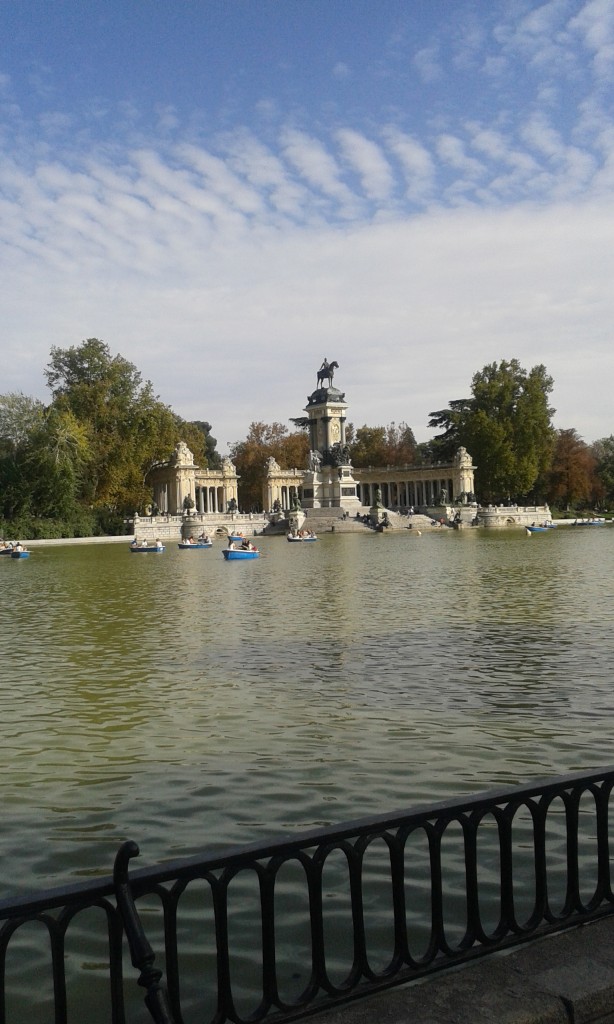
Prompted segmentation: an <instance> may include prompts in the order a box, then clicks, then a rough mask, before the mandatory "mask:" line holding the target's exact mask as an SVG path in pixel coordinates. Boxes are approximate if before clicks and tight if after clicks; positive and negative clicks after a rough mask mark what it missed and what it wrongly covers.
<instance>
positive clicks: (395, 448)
mask: <svg viewBox="0 0 614 1024" xmlns="http://www.w3.org/2000/svg"><path fill="white" fill-rule="evenodd" d="M346 440H347V443H348V445H349V446H350V453H351V459H352V465H353V466H356V467H357V468H361V467H365V466H407V465H411V464H412V463H414V462H415V461H416V450H417V445H416V439H415V437H414V432H413V430H412V429H411V427H409V426H408V425H407V423H399V424H398V425H397V424H396V423H394V422H392V423H389V424H388V426H387V427H368V426H367V425H366V424H365V425H364V426H362V427H358V429H357V430H356V431H355V430H354V426H353V424H349V425H348V429H347V430H346Z"/></svg>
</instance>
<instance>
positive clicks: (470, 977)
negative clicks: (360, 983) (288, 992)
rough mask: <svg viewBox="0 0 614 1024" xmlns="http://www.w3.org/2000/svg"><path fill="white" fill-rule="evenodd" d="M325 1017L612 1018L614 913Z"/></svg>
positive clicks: (533, 1021) (546, 1023) (507, 1023)
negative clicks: (612, 915) (610, 916)
mask: <svg viewBox="0 0 614 1024" xmlns="http://www.w3.org/2000/svg"><path fill="white" fill-rule="evenodd" d="M321 1021H322V1024H614V918H608V919H604V920H603V921H598V922H597V923H595V924H587V925H583V926H581V927H579V928H574V929H571V930H570V931H566V932H562V933H560V934H558V935H553V936H550V937H549V938H546V939H539V940H537V941H536V942H533V943H530V944H527V945H525V946H522V947H520V948H519V949H517V950H516V951H515V952H513V953H509V954H507V955H498V956H497V955H495V956H490V957H485V958H484V959H483V960H480V961H478V962H476V963H474V964H472V965H470V966H469V967H465V968H462V969H459V970H456V971H453V972H447V973H446V974H441V975H435V976H433V977H431V978H429V979H428V980H426V981H424V982H421V983H414V984H413V985H404V986H401V987H399V988H393V989H389V990H388V991H387V992H382V993H380V994H379V995H377V996H371V997H370V998H368V999H363V1000H358V1001H357V1002H355V1003H351V1004H350V1005H349V1006H347V1007H345V1008H344V1009H340V1010H333V1011H331V1012H327V1013H325V1014H322V1016H321Z"/></svg>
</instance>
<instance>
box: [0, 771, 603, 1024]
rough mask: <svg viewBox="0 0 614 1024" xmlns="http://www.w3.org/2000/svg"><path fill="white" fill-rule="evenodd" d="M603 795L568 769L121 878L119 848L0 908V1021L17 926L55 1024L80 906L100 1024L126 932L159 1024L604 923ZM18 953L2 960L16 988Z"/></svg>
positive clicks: (272, 1009) (385, 982) (279, 1011)
mask: <svg viewBox="0 0 614 1024" xmlns="http://www.w3.org/2000/svg"><path fill="white" fill-rule="evenodd" d="M613 787H614V768H607V769H602V770H599V771H595V772H582V773H576V774H573V775H567V776H564V777H559V778H556V779H554V780H550V781H545V782H541V783H534V784H530V785H525V786H520V787H514V788H507V789H501V790H491V791H489V792H487V793H482V794H479V795H477V796H471V797H464V798H460V799H457V800H453V801H446V802H443V803H437V804H434V805H432V806H429V807H417V808H413V809H411V810H409V811H405V812H399V813H394V814H388V815H381V816H378V817H371V818H363V819H360V820H357V821H352V822H346V823H344V824H342V825H338V826H333V827H328V828H322V829H318V830H316V831H310V832H305V833H302V834H299V835H296V836H294V837H291V838H283V839H279V840H275V841H272V842H264V843H256V844H252V845H249V846H242V847H236V848H232V849H228V850H225V851H223V852H221V853H213V854H210V855H209V854H203V855H202V856H198V857H192V858H189V859H183V860H176V861H172V862H169V863H167V864H162V865H159V866H157V867H155V868H143V869H137V870H134V871H132V872H130V873H129V871H128V867H129V861H130V860H131V858H132V857H134V856H136V854H137V853H138V847H136V845H135V844H134V843H126V844H124V845H123V846H122V848H121V849H120V851H119V853H118V855H117V858H116V864H115V871H114V878H112V879H111V878H107V879H102V880H100V881H94V882H87V883H84V884H79V885H72V886H70V887H66V888H63V889H56V890H53V891H49V892H45V893H41V894H39V895H37V896H32V897H28V898H20V899H15V900H12V901H4V902H2V903H0V981H1V982H2V999H1V1001H0V1024H12V1021H11V1016H10V1013H9V1012H8V1010H7V1007H8V1008H9V1009H10V1005H11V995H10V991H9V988H10V986H9V985H8V981H7V983H6V984H5V980H6V979H5V971H6V965H7V957H8V956H9V954H10V951H11V946H12V944H13V943H15V942H16V941H17V940H18V937H19V935H20V932H21V931H22V930H23V929H24V928H26V927H30V926H31V925H32V924H34V923H36V925H37V927H38V928H42V929H43V932H44V935H45V937H46V947H47V951H48V956H49V974H50V977H51V979H52V984H50V993H49V997H48V1003H49V1005H48V1007H47V1011H46V1013H45V1016H44V1019H45V1020H47V1021H50V1020H51V1019H53V1020H54V1021H55V1024H66V1021H67V1019H68V1011H67V1007H68V1005H69V1003H70V1001H71V989H72V987H73V986H77V987H79V985H81V987H83V980H82V979H81V981H79V979H78V977H77V975H78V973H79V972H78V970H76V969H75V968H73V967H72V966H71V962H70V957H67V942H68V937H69V936H70V932H71V928H73V927H77V922H78V921H79V919H80V915H83V914H84V912H86V911H88V912H89V911H93V910H95V911H96V914H97V916H98V917H99V918H100V921H101V922H103V924H102V925H101V932H102V933H103V934H101V937H100V943H101V945H102V946H103V947H104V951H105V952H104V956H103V957H102V963H100V962H98V964H97V968H98V970H99V971H100V970H102V976H103V979H104V981H103V984H102V988H101V987H100V983H99V990H98V992H97V995H96V1006H97V1008H98V1010H97V1012H98V1013H99V1020H100V1021H111V1022H112V1024H126V1021H127V1020H129V1019H130V1016H131V1014H130V1000H131V999H133V997H132V996H130V994H129V991H128V987H127V985H126V984H125V983H124V975H125V973H126V968H125V964H124V958H125V949H124V947H125V945H126V943H125V939H124V936H125V935H127V937H128V940H129V946H130V952H131V956H132V961H133V964H134V966H135V967H136V968H137V969H138V970H139V972H140V977H139V984H140V985H142V986H143V987H144V988H145V989H146V993H147V994H146V1001H147V1005H148V1007H149V1011H150V1013H151V1016H152V1018H153V1019H154V1020H155V1021H156V1022H158V1024H188V1022H189V1021H191V1020H192V1019H198V1020H200V1021H205V1020H209V1021H211V1024H223V1022H225V1021H233V1022H237V1024H242V1022H247V1021H248V1020H249V1021H250V1022H256V1024H257V1022H261V1021H267V1022H269V1021H270V1022H280V1021H290V1020H295V1019H297V1018H299V1017H303V1016H306V1015H308V1014H311V1013H314V1012H316V1011H317V1010H319V1009H321V1008H323V1007H325V1006H331V1005H337V1004H340V1003H344V1002H347V1001H349V1000H351V999H356V998H359V997H360V996H363V995H367V994H371V993H373V992H375V991H378V990H381V989H383V988H386V987H388V986H391V985H396V984H400V983H401V982H407V981H410V980H413V979H416V978H421V977H424V976H426V975H428V974H430V973H433V972H435V971H438V970H441V969H444V968H446V967H449V966H452V965H457V964H460V963H465V962H468V961H470V960H473V959H474V958H476V957H480V956H483V955H485V954H488V953H491V952H495V951H497V950H503V949H506V948H508V947H510V946H513V945H516V944H518V943H520V942H523V941H526V940H529V939H532V938H535V937H537V936H540V935H543V934H545V933H548V932H552V931H556V930H559V929H562V928H566V927H570V926H573V925H575V924H579V923H582V922H585V921H587V920H591V919H596V918H598V917H601V916H603V915H606V914H611V913H612V912H614V895H613V892H612V888H611V872H610V824H609V822H610V815H609V807H610V797H611V793H612V789H613ZM135 901H136V902H135ZM137 908H138V909H137ZM145 920H147V922H148V923H147V929H146V930H147V932H148V934H149V940H151V941H152V944H153V945H154V946H156V947H157V957H158V963H157V964H156V963H155V962H154V960H155V958H154V953H153V951H152V947H151V945H150V941H149V940H148V938H147V937H146V936H145V929H144V927H143V921H145ZM80 927H81V928H82V927H83V925H82V924H81V925H80ZM154 933H155V937H154ZM21 945H22V946H25V947H27V945H28V944H27V942H26V943H22V944H21ZM26 954H27V948H26V949H25V950H18V953H17V955H16V956H15V957H13V959H14V960H15V963H16V964H17V967H14V968H13V971H14V973H15V972H16V974H17V975H19V974H20V972H21V976H22V977H21V991H22V993H23V990H24V987H25V989H26V990H27V975H28V969H29V968H28V963H27V955H26ZM37 955H38V956H39V957H40V951H39V953H38V954H37ZM98 959H99V961H100V959H101V958H100V955H99V957H98ZM162 969H164V975H165V983H163V981H162V978H161V973H162ZM39 974H40V965H38V967H37V976H38V975H39ZM24 978H25V979H26V980H25V983H24ZM130 984H131V985H132V982H131V983H130ZM18 987H19V986H18ZM101 993H104V998H101ZM25 998H26V999H27V995H26V997H25ZM102 1004H105V1005H102ZM127 1005H128V1009H127ZM15 1019H19V1018H15ZM22 1019H23V1018H22ZM92 1024H97V1021H96V1020H95V1019H94V1018H92Z"/></svg>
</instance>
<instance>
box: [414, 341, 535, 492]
mask: <svg viewBox="0 0 614 1024" xmlns="http://www.w3.org/2000/svg"><path fill="white" fill-rule="evenodd" d="M552 388H553V381H552V378H551V377H550V376H549V375H548V373H547V372H546V368H545V367H544V366H542V365H538V366H534V367H533V368H532V369H531V370H529V371H528V372H527V371H526V370H524V369H523V368H522V367H521V366H520V363H519V362H518V360H516V359H512V360H510V361H509V362H507V361H506V360H503V361H502V362H501V363H490V364H489V365H488V366H485V367H484V368H483V370H481V371H479V372H478V373H476V374H474V376H473V380H472V383H471V390H472V397H471V398H468V399H459V400H455V401H454V402H452V403H450V406H449V408H448V409H443V410H439V411H438V412H432V413H430V420H429V426H431V427H439V428H442V427H443V428H444V431H443V433H442V434H440V435H439V436H438V437H436V438H435V439H434V443H435V445H437V444H439V445H440V451H441V452H442V453H443V457H444V458H445V459H446V461H447V460H448V459H450V458H451V457H452V456H453V454H454V452H455V451H456V450H457V449H458V448H459V447H460V446H461V445H464V447H465V448H467V449H468V451H469V452H470V454H471V456H472V458H473V461H474V463H475V465H476V466H477V469H476V492H477V494H478V497H479V498H480V500H481V501H500V500H504V499H506V498H508V497H510V496H515V497H517V498H523V497H526V496H529V495H530V494H531V493H532V491H533V489H534V488H535V486H536V485H537V484H538V482H539V481H543V480H545V477H546V473H547V471H548V468H549V466H550V460H551V457H552V451H553V445H554V439H555V434H554V428H553V426H552V416H553V414H554V409H552V408H551V407H550V405H549V404H548V396H549V395H550V393H551V391H552ZM534 497H535V495H534Z"/></svg>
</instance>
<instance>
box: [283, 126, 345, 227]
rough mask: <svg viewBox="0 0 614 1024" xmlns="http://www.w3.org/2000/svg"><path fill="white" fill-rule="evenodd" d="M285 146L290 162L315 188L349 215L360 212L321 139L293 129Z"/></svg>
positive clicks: (286, 135) (284, 137)
mask: <svg viewBox="0 0 614 1024" xmlns="http://www.w3.org/2000/svg"><path fill="white" fill-rule="evenodd" d="M282 144H283V152H284V156H285V157H286V159H287V160H289V161H290V163H291V164H293V165H294V167H295V168H296V170H297V171H298V173H299V174H300V175H301V176H302V177H303V178H304V179H305V180H306V181H307V182H308V184H309V185H310V186H311V187H312V188H315V189H318V190H319V191H320V192H321V193H322V194H323V195H324V196H327V197H329V198H331V199H334V200H336V201H337V202H339V203H340V204H341V206H342V208H344V209H346V212H347V214H348V215H349V214H350V213H351V212H352V211H356V210H357V207H358V203H357V200H356V197H355V196H354V195H353V193H352V192H351V191H350V189H349V188H348V187H347V185H345V184H344V183H343V180H342V173H341V168H340V167H339V165H338V163H337V161H336V160H335V158H334V157H333V156H332V155H331V153H329V152H328V150H327V149H326V148H325V146H324V145H323V143H322V142H320V141H319V139H316V138H314V137H313V136H309V135H307V133H306V132H301V131H297V130H295V129H290V130H288V131H286V132H284V134H283V136H282Z"/></svg>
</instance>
